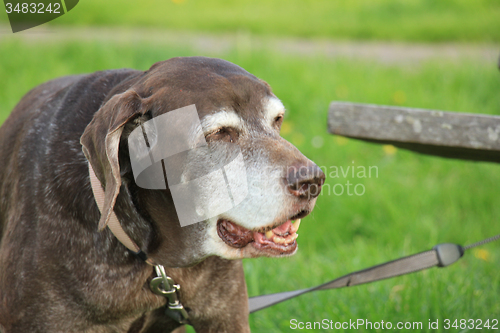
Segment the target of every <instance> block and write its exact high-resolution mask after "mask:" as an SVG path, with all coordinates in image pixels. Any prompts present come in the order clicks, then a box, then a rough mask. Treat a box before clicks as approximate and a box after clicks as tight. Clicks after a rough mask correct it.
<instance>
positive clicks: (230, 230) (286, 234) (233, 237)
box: [217, 218, 300, 255]
mask: <svg viewBox="0 0 500 333" xmlns="http://www.w3.org/2000/svg"><path fill="white" fill-rule="evenodd" d="M299 226H300V219H299V218H297V219H296V220H292V219H290V220H287V221H286V222H284V223H282V224H280V225H279V226H277V227H275V228H272V227H268V228H264V229H260V230H249V229H246V228H244V227H242V226H239V225H237V224H236V223H233V222H231V221H229V220H226V219H220V220H219V221H218V222H217V233H218V234H219V237H220V238H221V239H222V240H223V241H224V242H225V243H226V244H227V245H229V246H231V247H234V248H243V247H245V246H247V245H248V244H250V243H251V245H252V246H253V247H254V248H256V249H257V250H261V251H265V252H271V253H272V254H277V255H284V254H292V253H294V252H295V250H296V249H297V241H296V239H297V237H298V236H299V235H298V234H297V230H299Z"/></svg>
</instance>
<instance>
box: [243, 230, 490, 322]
mask: <svg viewBox="0 0 500 333" xmlns="http://www.w3.org/2000/svg"><path fill="white" fill-rule="evenodd" d="M498 239H500V234H498V235H496V236H493V237H490V238H487V239H484V240H482V241H479V242H476V243H473V244H470V245H467V246H461V245H458V244H452V243H444V244H439V245H436V246H434V247H433V248H432V250H429V251H425V252H420V253H417V254H414V255H411V256H407V257H403V258H400V259H396V260H393V261H389V262H386V263H383V264H380V265H376V266H373V267H370V268H367V269H363V270H360V271H356V272H353V273H350V274H347V275H344V276H342V277H339V278H337V279H335V280H332V281H330V282H326V283H323V284H320V285H318V286H315V287H312V288H306V289H299V290H292V291H285V292H281V293H276V294H268V295H260V296H255V297H251V298H250V299H249V300H248V307H249V311H250V313H253V312H256V311H259V310H262V309H265V308H267V307H269V306H272V305H275V304H278V303H281V302H283V301H286V300H289V299H292V298H295V297H297V296H300V295H303V294H307V293H310V292H312V291H316V290H326V289H337V288H344V287H351V286H357V285H360V284H365V283H369V282H374V281H379V280H384V279H389V278H392V277H395V276H400V275H405V274H410V273H415V272H418V271H421V270H424V269H428V268H432V267H435V266H438V267H446V266H448V265H451V264H453V263H454V262H456V261H457V260H459V259H460V258H461V257H462V256H463V255H464V253H465V251H466V250H469V249H472V248H474V247H477V246H480V245H484V244H486V243H490V242H493V241H496V240H498Z"/></svg>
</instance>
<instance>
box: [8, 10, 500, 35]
mask: <svg viewBox="0 0 500 333" xmlns="http://www.w3.org/2000/svg"><path fill="white" fill-rule="evenodd" d="M499 18H500V1H498V0H473V1H472V0H439V1H437V0H348V1H347V0H335V1H334V0H315V1H311V0H310V1H305V0H240V1H230V0H212V1H206V0H172V1H165V0H151V1H143V2H141V3H140V4H138V3H137V2H136V1H123V0H107V1H101V0H85V1H80V3H79V4H78V5H77V6H76V7H75V8H74V9H73V10H72V11H70V12H69V13H68V14H67V15H64V16H63V17H61V18H59V19H57V20H55V21H53V22H52V23H50V24H55V25H60V24H70V25H73V24H77V25H101V26H110V25H117V26H127V27H130V26H138V27H157V28H168V29H174V30H175V29H181V30H194V31H204V32H234V31H236V30H244V31H249V32H251V33H254V34H271V35H290V36H301V37H328V38H337V39H338V38H348V39H362V40H366V39H379V40H399V41H401V40H403V41H433V42H437V41H473V42H498V41H500V19H499ZM0 20H3V21H6V20H7V15H6V14H0Z"/></svg>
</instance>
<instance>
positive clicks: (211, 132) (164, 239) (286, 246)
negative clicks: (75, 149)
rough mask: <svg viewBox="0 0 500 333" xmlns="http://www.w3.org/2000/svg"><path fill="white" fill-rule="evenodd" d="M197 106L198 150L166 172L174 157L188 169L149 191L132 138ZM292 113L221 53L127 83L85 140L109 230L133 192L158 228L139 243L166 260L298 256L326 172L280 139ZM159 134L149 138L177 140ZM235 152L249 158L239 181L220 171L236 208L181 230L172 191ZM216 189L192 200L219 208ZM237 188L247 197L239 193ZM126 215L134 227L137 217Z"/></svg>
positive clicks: (202, 190) (164, 66) (163, 65)
mask: <svg viewBox="0 0 500 333" xmlns="http://www.w3.org/2000/svg"><path fill="white" fill-rule="evenodd" d="M189 105H194V106H195V107H196V111H197V114H198V117H199V123H198V124H199V125H200V126H193V127H192V128H189V129H186V130H187V131H188V132H189V133H188V135H187V137H188V138H189V141H190V143H189V145H191V147H192V148H193V149H192V150H187V151H185V152H184V153H183V154H181V155H180V156H181V157H180V158H177V159H173V160H172V161H171V162H167V161H166V160H165V161H163V162H162V163H163V170H165V165H166V164H168V163H170V164H172V163H173V165H174V166H175V168H174V169H176V170H181V171H180V172H178V174H177V175H173V176H172V175H171V177H172V178H169V181H168V182H167V189H166V190H151V189H145V188H141V187H140V186H138V184H137V182H136V179H134V175H133V173H132V167H131V164H132V163H131V158H132V159H133V158H134V156H131V153H130V149H129V148H130V147H129V143H128V141H127V139H128V138H129V137H130V135H131V133H133V132H134V130H135V129H137V128H139V127H141V128H142V131H144V126H142V125H143V124H145V123H147V122H148V121H149V120H151V119H154V118H156V117H159V116H162V115H165V114H166V113H168V112H171V111H173V110H177V109H179V108H183V107H186V106H189ZM284 113H285V108H284V107H283V104H282V103H281V101H280V100H279V99H278V98H277V97H276V96H275V95H274V94H273V93H272V91H271V88H270V87H269V85H268V84H267V83H266V82H264V81H262V80H260V79H258V78H257V77H255V76H253V75H252V74H250V73H248V72H246V71H245V70H243V69H242V68H240V67H238V66H236V65H234V64H232V63H230V62H227V61H224V60H219V59H210V58H203V57H193V58H174V59H170V60H167V61H164V62H160V63H157V64H155V65H153V66H152V67H151V69H150V70H148V71H146V72H145V73H144V74H143V75H140V76H138V77H135V78H133V79H131V83H130V82H129V83H127V82H126V83H125V84H123V85H122V86H119V87H117V88H116V89H115V91H114V92H113V96H112V97H111V98H109V99H108V100H107V101H106V102H105V103H104V104H103V105H102V107H101V108H100V110H99V111H98V112H97V113H96V114H95V116H94V119H93V120H92V122H91V123H90V124H89V125H88V127H87V128H86V130H85V133H84V134H83V136H82V138H81V142H82V145H83V150H84V153H85V155H86V157H87V159H88V160H89V162H90V163H91V164H92V166H93V168H94V170H95V172H96V174H97V177H98V178H99V180H100V181H101V183H102V184H103V185H104V187H105V202H104V209H103V212H102V216H101V220H100V222H99V228H100V229H103V228H105V227H106V224H107V221H108V220H109V216H110V213H111V211H112V210H113V207H115V203H118V201H119V200H120V197H124V198H123V200H125V201H126V202H129V203H130V205H132V206H133V207H134V209H135V211H136V212H137V214H136V216H138V217H140V219H141V220H142V223H145V224H148V225H150V227H151V229H152V230H153V231H154V232H153V234H149V235H147V237H148V238H149V239H148V240H136V241H137V242H138V243H139V244H141V243H142V245H143V246H146V247H147V249H144V248H143V250H147V251H148V252H149V254H150V256H152V257H153V258H154V259H155V261H157V262H159V263H164V264H166V265H174V266H185V265H190V264H193V263H195V262H197V261H199V260H202V259H203V258H206V257H207V256H210V255H217V256H221V257H223V258H228V259H235V258H245V257H257V256H283V255H291V254H294V253H295V252H296V250H297V242H296V238H297V233H296V231H297V229H298V227H299V224H300V219H301V218H303V217H304V216H306V215H308V214H309V213H310V212H311V210H312V209H313V207H314V205H315V202H316V198H317V196H318V195H319V192H320V190H321V185H322V184H323V182H324V178H325V176H324V174H323V172H322V171H321V170H320V169H319V167H318V166H316V165H315V164H314V163H313V162H312V161H310V160H309V159H307V158H306V157H305V156H304V155H303V154H301V153H300V152H299V151H298V150H297V149H296V148H295V147H294V146H293V145H292V144H290V143H289V142H288V141H286V140H284V139H283V138H282V137H280V134H279V133H280V128H281V123H282V121H283V116H284ZM157 130H158V131H161V130H162V129H157ZM183 131H184V129H183ZM150 141H154V140H151V139H150ZM157 141H158V142H148V145H169V144H171V143H169V142H161V140H157ZM200 142H203V143H205V144H204V145H201V148H204V149H194V148H195V147H198V148H200V145H199V143H200ZM148 147H149V146H148ZM203 152H204V153H203ZM207 152H208V153H207ZM146 154H147V152H146ZM235 156H239V157H240V159H241V161H240V166H241V165H244V169H243V170H244V173H239V174H238V175H239V176H238V177H236V178H238V179H230V178H231V173H227V172H229V171H230V170H229V169H227V168H226V169H225V171H226V173H221V175H225V176H224V177H225V178H220V179H221V182H222V181H223V180H225V181H226V183H227V184H224V187H225V186H226V185H228V187H229V188H230V191H229V192H230V193H231V191H232V196H230V200H231V202H232V203H233V205H232V206H231V207H229V208H228V209H225V210H223V211H219V213H218V214H217V215H215V216H209V217H207V218H205V219H203V221H201V222H199V223H195V224H191V225H188V226H185V227H181V226H180V224H179V219H178V213H179V212H178V211H176V210H175V208H174V207H175V206H177V208H179V207H178V202H175V204H174V201H175V195H174V198H173V196H172V194H173V193H174V191H173V190H172V189H171V188H168V184H170V187H172V180H171V179H173V178H175V179H176V181H175V183H176V184H177V183H179V184H186V183H187V182H189V181H191V180H194V179H200V177H201V178H203V176H205V175H206V173H207V165H211V168H212V170H217V169H218V168H219V167H220V169H221V170H224V167H225V166H227V165H229V164H230V163H231V161H235V160H236V159H237V158H238V157H236V158H235ZM167 169H168V168H167ZM159 170H161V168H160V169H159ZM174 173H175V172H174ZM233 175H234V173H233ZM166 176H168V175H166ZM167 178H168V177H167ZM228 178H229V179H228ZM214 179H217V178H212V183H213V180H214ZM231 184H233V185H231ZM231 186H232V187H231ZM240 186H242V187H244V190H243V191H240V190H239V187H240ZM211 191H213V187H210V186H205V187H203V186H201V187H198V189H197V193H196V195H194V196H193V198H192V201H193V203H192V206H193V207H198V205H201V206H203V204H204V202H205V204H206V203H207V202H208V203H209V204H210V205H213V204H215V205H216V206H217V204H219V202H218V201H219V200H220V198H221V197H220V196H218V195H215V193H211ZM235 193H236V194H235ZM237 193H243V194H244V195H240V196H239V197H238V198H237V196H238V194H237ZM117 198H118V201H117ZM201 201H203V202H201ZM115 210H116V209H115ZM118 213H119V212H117V214H118ZM129 215H130V214H129ZM201 215H202V214H201ZM118 216H119V217H120V215H119V214H118ZM135 218H136V217H133V218H131V219H132V220H133V219H135ZM121 220H122V223H123V224H125V226H126V224H133V223H134V222H133V221H123V218H122V219H121ZM136 229H137V228H136ZM126 230H127V229H126ZM134 230H135V229H134V227H131V226H129V227H128V231H129V232H131V233H132V234H131V237H132V238H134V237H141V235H142V237H145V236H144V234H140V233H139V234H137V235H134V234H133V233H134Z"/></svg>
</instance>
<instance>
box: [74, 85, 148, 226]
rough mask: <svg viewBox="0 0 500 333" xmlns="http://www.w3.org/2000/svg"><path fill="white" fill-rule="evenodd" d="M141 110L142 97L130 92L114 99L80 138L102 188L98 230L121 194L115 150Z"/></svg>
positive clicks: (97, 114) (104, 106) (99, 112)
mask: <svg viewBox="0 0 500 333" xmlns="http://www.w3.org/2000/svg"><path fill="white" fill-rule="evenodd" d="M144 109H145V108H144V107H143V104H142V99H141V97H140V96H139V95H138V94H137V93H136V92H135V91H133V90H128V91H126V92H124V93H122V94H119V95H115V96H113V97H112V98H111V99H110V100H108V101H107V102H106V103H105V104H104V105H103V106H101V108H100V109H99V110H98V111H97V112H96V113H95V115H94V118H93V119H92V121H91V122H90V124H88V125H87V128H85V131H84V132H83V135H82V136H81V138H80V143H81V144H82V146H83V148H82V149H83V153H84V154H85V157H86V158H87V160H88V161H89V163H90V164H91V165H92V168H93V169H94V171H95V173H96V176H97V178H98V179H99V180H100V182H101V184H102V185H103V186H104V187H105V190H104V206H103V209H102V212H101V219H100V220H99V230H103V229H104V228H106V225H107V224H108V221H109V218H110V216H111V212H112V211H113V207H114V205H115V202H116V198H117V196H118V193H119V192H120V186H121V177H120V164H119V162H118V146H119V144H120V136H121V134H122V132H123V127H124V125H125V124H126V123H127V122H128V121H130V120H131V119H134V118H135V117H137V116H138V115H142V114H143V113H144Z"/></svg>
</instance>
